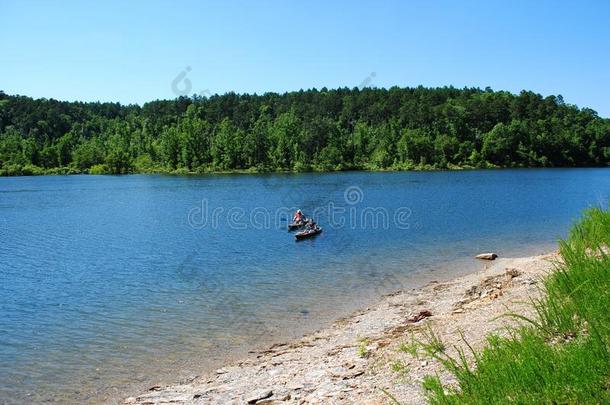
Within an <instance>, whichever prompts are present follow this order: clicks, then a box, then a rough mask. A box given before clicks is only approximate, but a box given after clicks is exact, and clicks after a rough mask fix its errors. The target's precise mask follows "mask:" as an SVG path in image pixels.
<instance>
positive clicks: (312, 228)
mask: <svg viewBox="0 0 610 405" xmlns="http://www.w3.org/2000/svg"><path fill="white" fill-rule="evenodd" d="M308 225H309V230H310V231H315V230H316V228H317V225H316V221H314V220H313V219H310V220H309V223H308Z"/></svg>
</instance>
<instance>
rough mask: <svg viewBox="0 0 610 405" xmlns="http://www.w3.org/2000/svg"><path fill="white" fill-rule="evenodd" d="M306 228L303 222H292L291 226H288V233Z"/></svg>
mask: <svg viewBox="0 0 610 405" xmlns="http://www.w3.org/2000/svg"><path fill="white" fill-rule="evenodd" d="M304 226H305V222H304V221H301V222H292V223H290V224H288V231H296V230H297V229H300V228H302V227H304Z"/></svg>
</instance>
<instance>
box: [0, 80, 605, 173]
mask: <svg viewBox="0 0 610 405" xmlns="http://www.w3.org/2000/svg"><path fill="white" fill-rule="evenodd" d="M609 164H610V119H604V118H601V117H599V116H598V115H597V113H596V112H595V111H593V110H591V109H588V108H579V107H577V106H574V105H571V104H567V103H565V102H564V100H563V98H562V97H561V96H547V97H543V96H541V95H540V94H536V93H534V92H531V91H522V92H521V93H520V94H518V95H517V94H513V93H510V92H506V91H493V90H491V89H489V88H486V89H479V88H464V89H458V88H454V87H442V88H425V87H416V88H399V87H392V88H389V89H384V88H363V89H359V88H353V89H348V88H339V89H326V88H322V89H319V90H318V89H310V90H301V91H294V92H287V93H283V94H278V93H265V94H262V95H256V94H253V95H251V94H236V93H226V94H224V95H213V96H210V97H200V96H193V97H179V98H176V99H173V100H156V101H151V102H148V103H145V104H143V105H141V106H140V105H121V104H119V103H106V102H104V103H102V102H66V101H58V100H54V99H33V98H31V97H26V96H17V95H8V94H5V93H4V92H2V91H0V175H4V176H7V175H8V176H10V175H32V174H72V173H91V174H120V173H176V174H187V173H208V172H225V171H252V172H270V171H293V172H301V171H339V170H433V169H461V168H496V167H502V168H505V167H576V166H580V167H594V166H597V167H600V166H608V165H609Z"/></svg>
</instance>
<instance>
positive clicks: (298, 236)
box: [294, 227, 322, 240]
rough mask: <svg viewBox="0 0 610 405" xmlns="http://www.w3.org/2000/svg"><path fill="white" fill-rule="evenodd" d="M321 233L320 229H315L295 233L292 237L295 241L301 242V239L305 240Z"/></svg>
mask: <svg viewBox="0 0 610 405" xmlns="http://www.w3.org/2000/svg"><path fill="white" fill-rule="evenodd" d="M321 232H322V228H320V227H317V228H316V229H314V230H311V231H310V230H307V231H301V232H299V233H297V234H296V235H294V238H295V239H296V240H303V239H307V238H312V237H314V236H316V235H318V234H319V233H321Z"/></svg>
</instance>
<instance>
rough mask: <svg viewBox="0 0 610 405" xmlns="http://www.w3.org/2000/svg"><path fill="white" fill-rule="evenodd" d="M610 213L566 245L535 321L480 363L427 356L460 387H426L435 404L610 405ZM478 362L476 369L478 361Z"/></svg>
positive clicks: (432, 348)
mask: <svg viewBox="0 0 610 405" xmlns="http://www.w3.org/2000/svg"><path fill="white" fill-rule="evenodd" d="M609 246H610V211H608V210H604V209H599V208H596V209H590V210H587V211H585V213H584V214H583V217H582V218H581V220H580V221H579V222H578V223H577V224H576V225H575V226H574V227H573V228H572V230H571V231H570V233H569V236H568V238H567V239H566V240H564V241H561V242H560V254H561V260H559V261H558V262H557V263H555V267H556V271H554V272H553V273H552V274H550V275H549V276H548V277H547V278H546V280H545V282H544V290H545V293H546V294H545V295H544V298H541V299H539V300H534V301H533V302H532V305H533V306H534V308H535V310H536V315H537V316H535V317H532V318H531V319H530V318H524V317H520V316H519V315H515V314H513V316H515V317H518V318H521V319H522V320H524V321H526V322H523V324H522V325H521V326H519V327H515V328H511V329H509V330H508V334H507V335H505V336H503V337H500V336H498V335H490V336H488V337H487V345H486V347H485V348H484V349H483V350H482V351H480V352H477V351H474V350H472V348H470V346H468V347H469V349H468V350H469V351H470V352H471V353H470V354H472V356H467V353H465V352H464V351H463V350H458V355H457V356H455V355H454V356H450V355H449V354H447V351H446V350H442V351H438V350H437V349H438V347H439V343H438V338H436V337H435V338H434V339H426V342H424V343H422V347H423V349H424V351H426V352H427V353H428V354H429V355H430V356H432V357H434V358H436V359H438V360H440V361H441V362H442V363H443V365H444V366H445V368H446V369H447V370H448V371H449V372H450V373H451V374H453V376H454V377H455V379H456V380H457V385H452V386H445V385H443V384H442V383H441V380H440V378H439V377H438V376H428V377H426V378H425V380H424V388H425V390H426V393H427V398H428V400H429V402H430V403H432V404H490V403H494V404H495V403H507V402H511V403H523V404H529V403H548V404H564V403H566V404H572V403H574V404H588V403H591V404H599V403H606V404H610V257H609V253H610V250H609ZM471 358H474V361H472V360H470V359H471Z"/></svg>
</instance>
